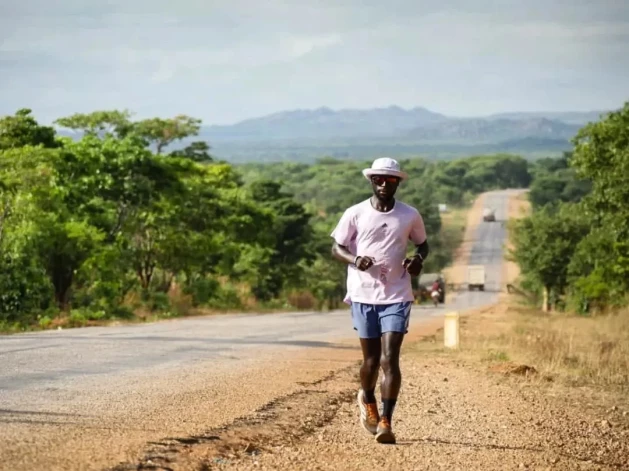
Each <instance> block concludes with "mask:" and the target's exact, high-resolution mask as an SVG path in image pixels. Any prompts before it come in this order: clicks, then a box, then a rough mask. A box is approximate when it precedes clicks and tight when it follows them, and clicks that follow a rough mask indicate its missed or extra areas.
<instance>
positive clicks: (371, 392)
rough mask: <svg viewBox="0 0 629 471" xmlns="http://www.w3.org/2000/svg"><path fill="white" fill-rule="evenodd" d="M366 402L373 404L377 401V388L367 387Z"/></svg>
mask: <svg viewBox="0 0 629 471" xmlns="http://www.w3.org/2000/svg"><path fill="white" fill-rule="evenodd" d="M364 392H365V402H366V403H367V404H373V403H374V402H376V394H375V392H376V388H373V389H365V390H364Z"/></svg>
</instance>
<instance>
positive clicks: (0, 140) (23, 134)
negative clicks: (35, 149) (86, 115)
mask: <svg viewBox="0 0 629 471" xmlns="http://www.w3.org/2000/svg"><path fill="white" fill-rule="evenodd" d="M60 145H61V144H60V143H59V142H58V141H57V139H56V137H55V130H54V129H53V128H51V127H49V126H40V125H39V124H38V123H37V120H36V119H35V118H33V116H32V115H31V110H30V109H28V108H23V109H20V110H18V111H17V112H16V113H15V115H14V116H5V117H3V118H1V119H0V150H2V149H16V148H20V147H24V146H42V147H46V148H50V149H52V148H56V147H59V146H60Z"/></svg>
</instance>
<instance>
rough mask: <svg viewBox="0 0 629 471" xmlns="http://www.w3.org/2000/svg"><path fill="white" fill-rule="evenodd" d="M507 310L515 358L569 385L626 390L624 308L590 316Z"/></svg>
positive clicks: (628, 363)
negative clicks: (512, 323) (510, 323)
mask: <svg viewBox="0 0 629 471" xmlns="http://www.w3.org/2000/svg"><path fill="white" fill-rule="evenodd" d="M510 313H511V314H510V315H511V317H512V319H513V321H514V326H513V329H512V336H511V338H510V342H509V345H508V348H509V350H511V351H513V352H514V355H515V356H516V357H517V358H521V359H522V360H523V361H525V362H529V363H533V364H534V365H535V366H536V368H538V369H539V370H540V371H542V372H544V373H546V374H548V375H551V376H553V377H558V378H561V379H563V380H566V381H567V382H569V383H571V384H575V385H581V384H593V385H598V386H604V387H620V388H623V389H625V388H629V310H625V311H621V312H618V313H615V314H610V315H606V316H601V317H594V318H586V317H578V316H569V315H552V316H548V315H545V314H544V313H541V312H539V311H536V310H532V309H530V308H523V307H517V308H516V307H513V308H511V309H510Z"/></svg>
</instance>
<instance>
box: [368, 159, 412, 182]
mask: <svg viewBox="0 0 629 471" xmlns="http://www.w3.org/2000/svg"><path fill="white" fill-rule="evenodd" d="M363 175H364V176H365V178H366V179H367V180H371V177H372V176H373V175H392V176H394V177H398V178H400V179H401V180H406V179H407V178H408V174H407V173H406V172H402V171H401V170H400V164H399V163H398V161H397V160H393V159H390V158H389V157H382V158H380V159H376V160H374V161H373V164H371V168H366V169H365V170H363Z"/></svg>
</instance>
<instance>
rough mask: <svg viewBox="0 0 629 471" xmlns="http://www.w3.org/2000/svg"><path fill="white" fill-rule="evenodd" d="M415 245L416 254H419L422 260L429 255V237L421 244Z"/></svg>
mask: <svg viewBox="0 0 629 471" xmlns="http://www.w3.org/2000/svg"><path fill="white" fill-rule="evenodd" d="M415 247H416V250H415V254H417V255H419V256H420V257H421V258H422V260H426V257H428V253H429V252H430V248H429V247H428V239H426V240H425V241H424V242H422V243H421V244H419V245H416V246H415Z"/></svg>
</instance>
